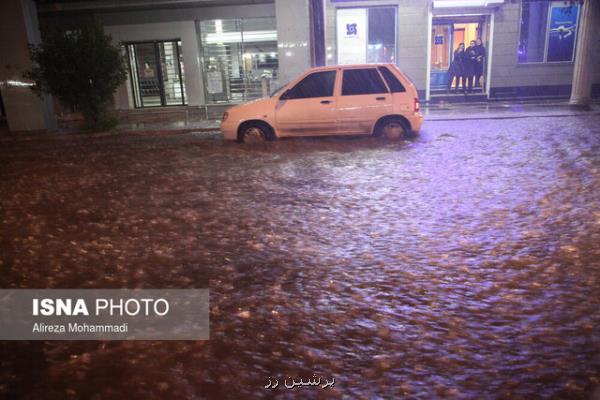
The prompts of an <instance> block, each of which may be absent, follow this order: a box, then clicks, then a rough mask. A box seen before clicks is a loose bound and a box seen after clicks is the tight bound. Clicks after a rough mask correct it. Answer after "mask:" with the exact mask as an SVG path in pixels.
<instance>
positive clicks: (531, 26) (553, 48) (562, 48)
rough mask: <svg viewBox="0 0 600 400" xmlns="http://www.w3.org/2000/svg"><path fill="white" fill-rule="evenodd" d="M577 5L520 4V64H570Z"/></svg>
mask: <svg viewBox="0 0 600 400" xmlns="http://www.w3.org/2000/svg"><path fill="white" fill-rule="evenodd" d="M578 19H579V5H577V4H571V3H570V2H567V1H552V2H541V1H538V2H523V4H522V8H521V30H520V34H519V47H518V50H517V52H518V60H519V62H520V63H535V62H565V61H566V62H571V61H573V59H574V56H575V41H576V38H577V24H578Z"/></svg>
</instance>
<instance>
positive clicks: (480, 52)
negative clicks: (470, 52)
mask: <svg viewBox="0 0 600 400" xmlns="http://www.w3.org/2000/svg"><path fill="white" fill-rule="evenodd" d="M476 43H477V44H476V45H475V55H476V59H475V60H476V63H475V87H476V88H478V87H479V86H480V83H481V78H482V77H483V66H484V64H485V47H483V42H482V41H481V39H477V42H476Z"/></svg>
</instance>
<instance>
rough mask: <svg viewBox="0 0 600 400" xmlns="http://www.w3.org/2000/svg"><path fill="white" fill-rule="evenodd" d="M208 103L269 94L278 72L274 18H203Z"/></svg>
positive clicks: (234, 100) (254, 97)
mask: <svg viewBox="0 0 600 400" xmlns="http://www.w3.org/2000/svg"><path fill="white" fill-rule="evenodd" d="M200 32H201V43H202V56H203V63H204V87H205V95H206V102H207V103H208V104H218V103H238V102H244V101H247V100H252V99H257V98H261V97H264V96H266V95H268V94H269V93H270V91H271V89H272V88H273V87H274V86H275V84H276V83H275V82H276V81H277V75H278V66H279V63H278V59H277V31H276V28H275V19H274V18H252V19H233V20H210V21H202V22H200Z"/></svg>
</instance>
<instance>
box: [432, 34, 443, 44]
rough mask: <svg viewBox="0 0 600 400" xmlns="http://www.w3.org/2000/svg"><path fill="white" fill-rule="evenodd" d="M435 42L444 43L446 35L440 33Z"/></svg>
mask: <svg viewBox="0 0 600 400" xmlns="http://www.w3.org/2000/svg"><path fill="white" fill-rule="evenodd" d="M434 43H435V44H444V36H442V35H438V36H436V37H435V39H434Z"/></svg>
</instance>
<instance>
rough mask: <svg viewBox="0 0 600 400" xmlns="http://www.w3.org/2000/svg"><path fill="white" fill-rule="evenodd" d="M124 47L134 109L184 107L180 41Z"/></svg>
mask: <svg viewBox="0 0 600 400" xmlns="http://www.w3.org/2000/svg"><path fill="white" fill-rule="evenodd" d="M125 47H126V50H127V58H128V60H129V78H130V79H129V80H130V82H131V91H132V93H133V100H134V105H135V107H136V108H140V107H160V106H168V105H184V104H185V84H184V82H183V57H182V54H181V41H179V40H171V41H164V42H144V43H129V44H126V45H125Z"/></svg>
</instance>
